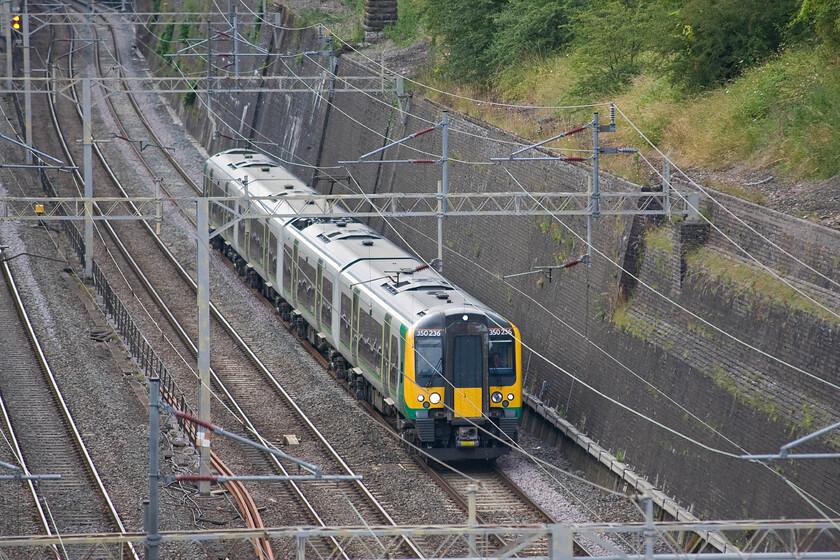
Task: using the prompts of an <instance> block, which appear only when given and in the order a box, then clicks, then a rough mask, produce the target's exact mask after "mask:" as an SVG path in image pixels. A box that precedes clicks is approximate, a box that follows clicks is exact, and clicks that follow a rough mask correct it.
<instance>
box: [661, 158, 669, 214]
mask: <svg viewBox="0 0 840 560" xmlns="http://www.w3.org/2000/svg"><path fill="white" fill-rule="evenodd" d="M662 177H663V183H664V184H663V185H662V194H663V195H664V198H665V208H664V210H665V215H666V216H668V219H669V220H670V219H671V161H670V160H669V159H668V156H665V158H664V159H663V161H662Z"/></svg>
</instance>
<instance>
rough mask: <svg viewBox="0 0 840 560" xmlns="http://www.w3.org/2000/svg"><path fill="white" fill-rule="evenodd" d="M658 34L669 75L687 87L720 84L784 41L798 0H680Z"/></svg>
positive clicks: (772, 51) (689, 88)
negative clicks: (769, 0) (785, 32)
mask: <svg viewBox="0 0 840 560" xmlns="http://www.w3.org/2000/svg"><path fill="white" fill-rule="evenodd" d="M674 4H675V5H676V7H677V9H675V10H672V11H671V12H670V14H669V17H668V21H667V26H666V28H665V29H664V30H663V32H662V33H659V34H658V36H659V37H661V38H662V40H661V42H660V43H659V45H658V50H659V52H660V53H661V54H663V55H664V57H666V58H667V59H668V60H670V63H669V69H670V71H671V76H672V79H673V80H674V81H675V83H680V84H683V85H684V86H685V87H686V89H687V90H689V91H700V90H703V89H707V88H709V87H712V86H716V85H719V84H721V83H723V82H725V81H727V80H730V79H732V78H734V77H736V76H738V75H740V74H741V72H743V70H744V69H746V68H748V67H750V66H752V65H753V64H755V63H757V62H759V61H761V60H763V59H765V58H766V57H767V56H768V55H770V54H772V53H774V52H776V51H777V50H778V49H779V48H780V47H781V45H782V41H783V39H784V30H785V29H786V27H787V26H788V24H789V22H790V21H791V20H792V18H793V16H794V15H795V14H796V10H797V4H798V0H774V1H773V2H767V1H766V0H682V1H680V2H674Z"/></svg>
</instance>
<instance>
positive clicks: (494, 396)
mask: <svg viewBox="0 0 840 560" xmlns="http://www.w3.org/2000/svg"><path fill="white" fill-rule="evenodd" d="M490 400H491V401H493V403H495V404H499V403H500V402H502V394H501V393H500V392H498V391H496V392H495V393H493V394H492V395H490Z"/></svg>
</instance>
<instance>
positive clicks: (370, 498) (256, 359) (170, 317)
mask: <svg viewBox="0 0 840 560" xmlns="http://www.w3.org/2000/svg"><path fill="white" fill-rule="evenodd" d="M76 99H78V97H76ZM76 106H77V111H78V103H77V105H76ZM135 107H136V105H135ZM137 114H138V116H139V118H140V119H141V120H142V121H143V122H144V125H145V126H146V128H147V129H148V130H151V126H150V125H149V124H148V122H147V121H146V120H145V118H143V116H142V112H140V111H139V110H138V113H137ZM93 147H94V149H95V151H96V153H97V156H98V158H99V159H100V161H102V162H103V165H105V167H106V169H107V172H108V173H109V174H110V176H111V178H112V180H113V181H114V182H115V184H117V185H119V188H120V189H121V191H122V192H123V194H124V196H126V197H129V195H128V194H127V193H126V192H125V190H124V189H123V188H122V186H121V185H120V183H119V180H118V178H117V177H116V174H115V173H114V172H113V170H112V169H111V168H109V167H108V166H107V164H105V158H104V154H102V152H101V150H100V149H99V147H98V146H97V145H96V144H94V146H93ZM135 151H136V148H135ZM65 154H66V155H67V157H68V158H71V154H70V153H69V149H67V148H66V147H65ZM138 155H139V152H138ZM167 156H168V154H167ZM140 159H141V160H142V157H141V158H140ZM144 164H145V162H144ZM176 167H177V168H179V169H181V170H182V168H180V166H179V165H178V166H176ZM182 171H183V170H182ZM75 173H76V174H77V176H78V175H79V172H78V171H75ZM153 175H154V174H153ZM182 176H185V177H186V172H183V175H182ZM187 178H188V177H187ZM189 183H190V185H191V187H192V188H193V189H195V190H196V191H197V192H199V191H200V189H199V188H198V187H197V186H196V185H195V183H194V182H192V181H191V180H190V181H189ZM187 218H189V217H188V216H187ZM106 223H107V222H106ZM143 223H144V225H145V227H146V228H147V230H148V231H149V233H150V234H151V235H152V236H153V238H154V239H155V241H156V243H157V244H158V246H159V248H160V249H161V250H162V251H163V252H164V253H165V254H166V255H167V256H168V258H169V259H170V260H171V262H172V263H173V264H174V266H176V268H177V269H178V271H179V274H180V275H181V276H182V277H183V278H184V279H185V280H186V281H188V282H189V283H190V284H191V285H192V287H193V289H194V290H196V291H197V285H196V284H195V282H194V281H193V279H192V277H191V276H190V275H189V273H188V272H187V271H186V270H185V269H184V268H183V266H182V265H181V264H180V262H179V261H178V260H177V257H175V256H174V254H172V252H171V251H170V250H169V249H168V247H166V246H165V244H164V243H163V241H162V240H161V239H160V237H159V236H157V235H156V234H155V233H154V231H153V230H152V228H151V226H150V225H149V224H148V223H146V222H145V221H144V222H143ZM111 231H113V230H112V229H111ZM112 235H113V236H115V237H118V236H116V233H115V232H114V233H113V234H112ZM118 245H122V244H121V243H118ZM121 252H123V253H124V254H126V258H127V260H128V261H129V262H133V264H132V268H134V269H135V273H136V274H138V277H139V278H140V279H141V281H142V282H143V283H144V285H145V286H146V289H147V290H149V291H150V294H152V296H153V298H155V300H156V301H157V302H158V305H159V307H160V308H161V310H163V312H164V313H165V314H166V315H167V318H168V320H169V321H170V322H172V324H173V326H175V327H176V329H177V330H178V331H179V332H180V333H181V337H182V339H183V341H184V342H185V343H186V344H187V345H188V346H190V347H191V348H192V350H193V352H194V354H195V355H197V348H196V347H195V345H194V344H193V342H192V340H191V338H190V337H189V335H188V334H187V333H186V331H185V330H184V329H183V327H182V326H181V325H180V323H179V322H178V321H177V319H175V317H174V316H173V315H172V314H171V312H170V311H169V309H168V308H167V307H166V305H165V303H164V302H163V298H162V297H161V296H160V295H159V294H158V293H157V292H156V291H155V290H154V288H153V287H152V284H151V282H150V281H149V280H148V278H147V277H145V275H143V274H142V272H140V270H139V265H137V263H136V262H135V261H133V259H132V258H130V256H128V255H127V250H125V249H121ZM210 307H211V311H212V313H213V315H214V317H215V318H216V319H217V320H219V321H220V322H221V323H222V325H223V326H224V328H225V330H226V331H227V332H228V334H229V335H230V336H232V337H233V338H234V339H235V341H236V342H237V343H238V344H239V345H240V347H241V348H242V349H243V351H245V352H246V354H247V355H248V356H249V358H250V359H251V361H252V362H253V364H254V365H256V366H257V367H258V369H259V370H260V371H261V372H262V373H263V375H264V376H265V377H266V378H267V379H268V380H269V381H270V383H271V384H272V385H273V386H274V387H275V389H276V390H277V391H278V392H279V393H280V394H281V395H282V396H283V398H284V400H285V401H286V402H287V404H288V405H290V406H291V407H292V408H293V409H294V410H295V412H296V414H297V415H298V417H299V418H300V419H301V420H302V421H303V422H304V424H305V425H306V426H307V427H308V428H309V429H310V430H311V431H312V433H313V434H314V435H315V436H316V438H317V439H318V440H319V441H320V442H321V443H322V445H323V446H324V447H325V449H326V450H327V451H328V453H329V454H330V455H332V457H333V459H334V460H336V462H337V463H338V464H339V465H340V466H341V468H342V469H343V470H344V471H345V472H346V473H347V474H350V475H355V473H354V472H353V471H352V469H351V468H350V467H349V465H347V463H346V462H345V461H344V460H343V458H341V456H340V455H339V454H338V452H337V451H336V450H335V449H334V448H333V447H332V446H331V445H330V444H329V442H328V441H327V440H326V438H325V437H324V436H323V434H321V432H320V431H319V430H318V429H317V428H316V427H315V425H314V424H313V423H312V421H311V420H310V419H309V418H308V417H307V416H306V415H305V413H304V412H303V411H302V410H301V409H300V408H299V407H298V405H297V404H296V403H295V402H294V400H293V399H292V397H291V396H290V395H289V394H288V393H287V392H286V391H285V389H284V388H283V387H282V386H281V385H280V383H279V382H278V381H277V379H276V378H275V377H274V376H273V374H272V373H271V372H270V371H269V370H268V368H267V367H266V366H265V365H264V364H263V362H262V361H261V360H260V359H259V357H258V356H257V355H256V354H255V353H254V352H253V350H251V349H250V347H249V346H248V344H247V343H246V342H245V341H244V340H243V339H242V337H241V336H240V335H239V334H238V332H236V330H235V328H234V327H233V326H232V325H231V323H230V322H229V321H228V320H227V319H226V318H225V317H224V316H223V314H222V313H221V311H220V310H218V308H217V307H216V306H215V305H213V304H212V303H211V306H210ZM211 373H212V375H213V378H214V381H215V383H216V384H218V386H219V387H220V388H221V389H222V391H223V392H224V393H225V395H226V397H227V398H228V399H229V400H230V402H231V403H233V405H234V407H235V409H236V410H237V412H238V414H240V416H241V418H242V419H243V420H244V422H245V423H246V425H247V427H248V429H249V431H251V432H252V433H253V434H254V435H255V436H256V437H257V438H258V439H259V440H260V441H261V442H263V443H264V444H267V445H270V443H269V442H268V441H267V440H265V439H264V438H263V437H262V436H261V435H260V434H259V431H258V430H257V429H256V427H255V426H254V425H253V423H252V422H251V421H250V419H249V416H248V415H247V414H246V413H245V412H244V410H242V409H241V407H240V406H239V405H238V404H237V403H236V400H235V398H234V397H233V395H232V394H230V392H229V391H228V390H227V389H226V388H225V385H224V383H223V382H222V381H221V379H220V378H219V376H218V375H217V374H216V373H215V372H214V371H212V370H211ZM271 459H272V461H273V462H274V463H275V465H276V467H277V468H279V469H280V470H281V471H282V472H283V473H284V474H288V472H287V471H286V470H285V468H284V467H283V465H282V464H281V463H279V461H278V460H276V459H275V458H273V457H272V458H271ZM291 484H292V486H293V488H294V490H295V492H296V493H297V494H298V496H299V497H300V499H301V500H302V501H303V502H304V503H305V504H307V507H308V508H309V509H310V511H311V514H312V515H313V518H314V519H316V520H317V521H318V523H320V524H321V525H322V526H326V524H325V523H324V521H323V520H322V519H321V518H320V516H319V515H318V514H317V512H316V511H315V509H314V506H312V505H311V504H310V503H309V502H308V500H307V499H306V497H305V496H304V493H303V491H302V490H301V489H300V488H299V485H297V484H296V483H294V481H292V482H291ZM354 484H356V485H357V487H358V488H359V489H360V490H361V492H362V493H363V495H364V496H365V497H366V499H367V500H368V502H369V503H370V504H372V505H373V506H374V508H375V509H376V511H377V512H378V513H379V514H380V515H381V516H382V517H383V518H384V519H385V520H386V521H387V522H388V523H389V524H391V525H393V526H397V523H396V522H395V521H394V519H393V518H392V517H391V516H390V514H388V512H387V511H386V510H385V508H384V506H382V504H381V503H380V502H379V501H378V500H376V498H375V497H374V496H373V495H372V493H371V492H370V491H369V490H368V489H367V487H366V486H365V485H364V484H363V483H362V482H361V481H354ZM334 545H335V546H336V548H337V549H338V550H341V547H340V545H339V544H338V542H337V541H336V542H335V543H334ZM406 545H407V546H408V548H409V549H410V551H411V552H412V553H413V554H415V555H416V556H417V557H418V558H422V557H423V555H422V553H421V552H420V550H419V549H418V548H417V546H416V545H415V544H414V543H412V542H410V541H409V540H408V539H406ZM345 557H346V555H345Z"/></svg>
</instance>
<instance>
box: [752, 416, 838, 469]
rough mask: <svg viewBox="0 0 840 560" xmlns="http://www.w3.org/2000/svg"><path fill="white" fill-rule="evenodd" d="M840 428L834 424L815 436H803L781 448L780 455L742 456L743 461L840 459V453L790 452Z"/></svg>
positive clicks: (814, 434) (819, 431)
mask: <svg viewBox="0 0 840 560" xmlns="http://www.w3.org/2000/svg"><path fill="white" fill-rule="evenodd" d="M838 428H840V422H837V423H836V424H832V425H830V426H826V427H825V428H822V429H820V430H817V431H816V432H814V433H813V434H808V435H807V436H803V437H801V438H799V439H797V440H796V441H792V442H790V443H787V444H785V445H783V446H781V447H780V448H779V453H778V455H741V459H747V460H748V461H773V460H784V459H840V453H793V454H791V453H789V451H790V450H791V449H792V448H794V447H796V446H797V445H799V444H800V443H805V442H806V441H810V440H812V439H814V438H816V437H819V436H821V435H823V434H824V433H827V432H830V431H831V430H836V429H838Z"/></svg>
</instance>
